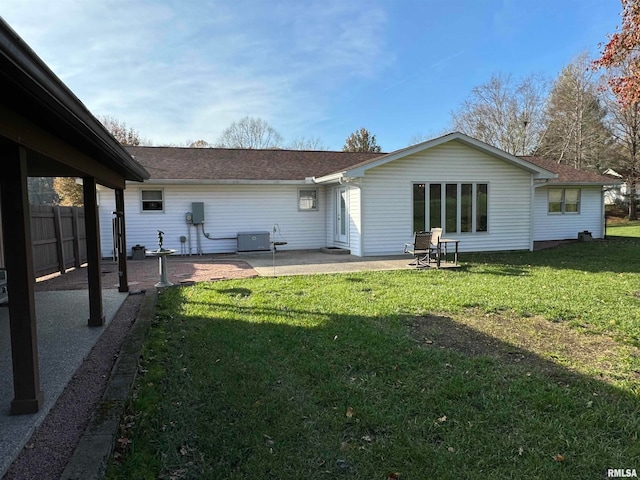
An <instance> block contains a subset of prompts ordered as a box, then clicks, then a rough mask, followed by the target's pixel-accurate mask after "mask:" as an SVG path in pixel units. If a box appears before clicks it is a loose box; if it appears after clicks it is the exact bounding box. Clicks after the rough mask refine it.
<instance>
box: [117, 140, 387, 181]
mask: <svg viewBox="0 0 640 480" xmlns="http://www.w3.org/2000/svg"><path fill="white" fill-rule="evenodd" d="M127 150H128V151H129V152H130V153H131V155H133V156H134V158H135V159H136V161H138V162H139V163H140V164H141V165H143V166H144V167H145V168H146V169H147V171H149V173H150V174H151V180H152V181H153V180H191V179H200V180H263V181H265V180H266V181H269V180H300V181H302V180H304V179H305V178H307V177H321V176H323V175H329V174H331V173H336V172H340V171H342V170H345V169H347V168H349V167H350V166H352V165H355V164H357V163H360V162H363V161H365V160H370V159H372V158H376V157H379V156H381V155H382V154H380V153H356V152H322V151H300V150H251V149H247V150H243V149H228V148H177V147H127Z"/></svg>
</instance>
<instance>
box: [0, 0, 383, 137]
mask: <svg viewBox="0 0 640 480" xmlns="http://www.w3.org/2000/svg"><path fill="white" fill-rule="evenodd" d="M3 16H4V18H5V20H6V21H7V22H8V23H9V24H10V25H11V26H12V27H13V28H14V29H15V30H16V31H17V32H18V34H19V35H21V36H22V37H23V38H24V39H25V41H26V42H27V43H28V44H30V45H31V47H32V48H33V49H34V50H35V51H36V53H38V55H40V56H41V57H42V58H43V60H44V61H45V62H46V63H47V64H48V65H49V66H50V67H51V68H52V69H53V70H54V72H55V73H56V74H57V75H58V76H60V78H61V79H62V80H63V81H64V82H65V83H66V84H67V85H68V86H69V87H70V88H71V89H72V90H73V91H74V93H76V95H78V97H79V98H80V99H81V100H82V101H83V102H84V103H85V104H86V105H87V107H88V108H89V109H90V110H91V111H92V112H93V113H95V114H99V115H111V116H114V117H116V118H117V119H119V120H121V121H124V122H126V123H127V124H128V125H129V126H132V127H134V128H136V129H137V130H139V131H140V132H141V134H142V135H143V136H144V137H148V138H151V139H152V140H153V141H155V142H157V143H179V142H184V141H185V140H187V139H198V138H204V139H206V140H209V141H215V140H216V138H217V136H218V135H219V133H220V132H221V131H222V130H223V129H224V128H225V127H227V126H228V125H229V124H230V123H231V122H232V121H234V120H237V119H239V118H241V117H243V116H246V115H250V116H256V117H261V118H264V119H266V120H267V121H269V122H270V123H271V124H272V125H273V126H274V127H275V128H277V129H279V130H280V131H281V133H282V134H283V135H284V136H285V138H295V137H297V136H300V135H310V134H313V135H317V134H318V132H317V131H314V126H317V125H319V123H320V122H322V121H324V120H326V119H327V116H328V105H329V104H330V101H331V97H332V96H333V95H335V93H336V91H337V90H338V89H340V88H341V87H344V86H345V84H346V82H349V81H352V80H353V79H354V78H370V77H374V76H375V75H377V74H379V73H380V72H381V71H383V70H384V68H386V67H387V66H388V65H389V62H392V61H393V58H392V57H390V56H388V55H386V54H385V45H384V29H385V26H386V16H385V12H384V11H383V10H382V9H381V8H377V7H376V6H375V5H368V7H367V8H362V6H361V5H351V4H350V2H343V1H341V0H325V1H322V2H297V1H282V2H244V1H239V2H234V3H233V4H231V3H229V2H223V1H220V2H184V1H179V0H175V1H171V0H165V1H162V2H160V1H151V0H149V1H137V2H129V1H125V0H112V1H107V2H83V1H79V0H76V1H74V0H58V1H56V2H51V1H50V0H33V1H31V0H27V1H25V0H3Z"/></svg>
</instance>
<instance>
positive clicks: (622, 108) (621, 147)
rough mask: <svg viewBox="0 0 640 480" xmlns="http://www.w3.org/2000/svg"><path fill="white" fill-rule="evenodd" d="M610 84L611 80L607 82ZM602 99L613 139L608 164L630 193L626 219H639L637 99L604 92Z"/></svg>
mask: <svg viewBox="0 0 640 480" xmlns="http://www.w3.org/2000/svg"><path fill="white" fill-rule="evenodd" d="M609 85H611V83H610V82H609ZM607 93H608V95H606V96H605V97H604V98H605V101H606V105H607V109H608V112H609V116H608V122H609V128H610V129H611V132H612V133H613V135H614V138H615V140H616V149H615V154H614V155H613V156H612V162H611V164H610V167H611V168H612V169H613V170H615V171H616V172H618V173H619V174H620V175H622V179H623V181H624V182H625V183H626V184H627V187H628V188H627V191H628V195H629V199H628V202H629V220H637V219H638V210H637V203H636V192H637V191H638V188H640V103H639V102H633V103H631V104H629V105H627V104H625V103H623V102H620V101H619V97H618V95H617V94H616V93H615V92H613V88H612V89H611V90H610V92H607Z"/></svg>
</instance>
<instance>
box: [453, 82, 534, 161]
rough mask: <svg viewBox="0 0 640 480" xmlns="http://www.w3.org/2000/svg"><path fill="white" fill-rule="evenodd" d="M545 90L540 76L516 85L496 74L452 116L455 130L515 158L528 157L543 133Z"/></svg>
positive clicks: (472, 93) (473, 93)
mask: <svg viewBox="0 0 640 480" xmlns="http://www.w3.org/2000/svg"><path fill="white" fill-rule="evenodd" d="M546 91H547V81H546V80H545V79H544V78H543V77H541V76H539V75H534V74H532V75H529V76H528V77H525V78H523V79H522V80H519V81H517V82H516V81H514V80H513V79H512V78H511V76H508V75H507V76H504V75H493V76H492V77H491V79H490V80H489V82H487V83H485V84H484V85H480V86H478V87H474V88H473V90H471V95H470V97H469V98H468V99H467V100H465V101H464V102H463V103H462V105H461V106H460V108H459V109H458V110H457V111H456V112H453V113H452V115H451V117H452V125H453V128H454V130H457V131H460V132H462V133H465V134H467V135H470V136H472V137H474V138H477V139H478V140H481V141H483V142H485V143H488V144H490V145H493V146H494V147H497V148H500V149H502V150H504V151H506V152H508V153H511V154H513V155H526V154H529V153H531V152H532V151H533V150H534V149H535V147H536V146H537V145H538V141H539V139H540V136H541V133H542V127H543V118H544V102H545V98H546Z"/></svg>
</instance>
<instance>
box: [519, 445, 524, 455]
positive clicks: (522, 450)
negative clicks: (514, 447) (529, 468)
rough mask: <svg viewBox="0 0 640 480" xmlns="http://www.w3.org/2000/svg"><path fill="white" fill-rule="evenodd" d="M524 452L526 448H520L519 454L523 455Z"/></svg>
mask: <svg viewBox="0 0 640 480" xmlns="http://www.w3.org/2000/svg"><path fill="white" fill-rule="evenodd" d="M523 453H524V448H522V447H520V448H518V455H520V456H522V454H523Z"/></svg>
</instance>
